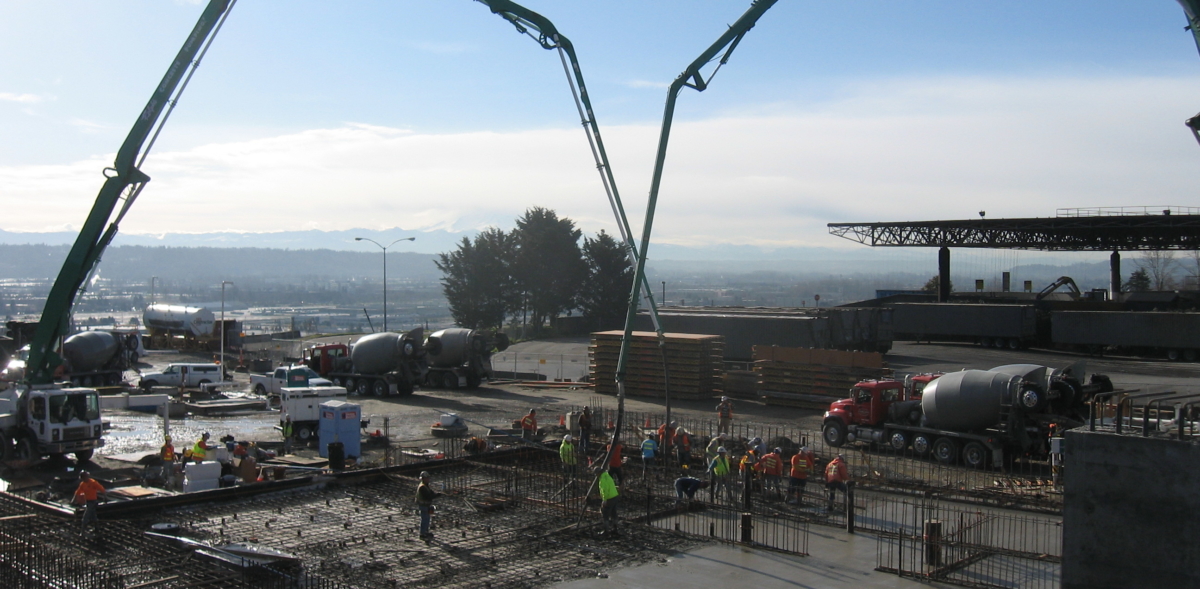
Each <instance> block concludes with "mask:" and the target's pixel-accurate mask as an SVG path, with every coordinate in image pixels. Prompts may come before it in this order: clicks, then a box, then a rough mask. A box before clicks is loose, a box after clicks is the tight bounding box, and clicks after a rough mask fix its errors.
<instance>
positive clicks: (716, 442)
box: [704, 434, 725, 463]
mask: <svg viewBox="0 0 1200 589" xmlns="http://www.w3.org/2000/svg"><path fill="white" fill-rule="evenodd" d="M724 445H725V434H718V435H716V436H713V439H711V440H709V441H708V446H706V447H705V448H704V461H705V462H706V463H707V462H712V461H713V458H716V457H717V448H720V447H721V446H724Z"/></svg>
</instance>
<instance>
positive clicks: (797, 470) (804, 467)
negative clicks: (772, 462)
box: [788, 446, 814, 505]
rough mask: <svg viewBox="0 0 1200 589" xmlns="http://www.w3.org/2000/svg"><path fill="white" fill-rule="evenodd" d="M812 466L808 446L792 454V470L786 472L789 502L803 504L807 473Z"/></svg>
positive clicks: (811, 469)
mask: <svg viewBox="0 0 1200 589" xmlns="http://www.w3.org/2000/svg"><path fill="white" fill-rule="evenodd" d="M813 467H814V462H813V455H812V452H810V451H809V450H808V446H804V447H803V448H800V451H799V452H797V453H796V454H795V455H793V456H792V470H791V472H790V473H788V474H789V476H788V497H789V501H788V502H789V503H792V502H794V503H795V504H796V505H804V487H806V486H807V485H808V475H809V473H811V472H812V471H813ZM791 497H795V499H791Z"/></svg>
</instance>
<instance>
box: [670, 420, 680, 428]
mask: <svg viewBox="0 0 1200 589" xmlns="http://www.w3.org/2000/svg"><path fill="white" fill-rule="evenodd" d="M677 425H679V422H678V421H672V422H671V427H675V426H677Z"/></svg>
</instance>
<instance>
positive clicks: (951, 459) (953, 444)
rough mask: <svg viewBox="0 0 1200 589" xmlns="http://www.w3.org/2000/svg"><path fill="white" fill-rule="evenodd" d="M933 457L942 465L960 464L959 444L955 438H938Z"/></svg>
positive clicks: (934, 445) (934, 444)
mask: <svg viewBox="0 0 1200 589" xmlns="http://www.w3.org/2000/svg"><path fill="white" fill-rule="evenodd" d="M933 457H934V459H936V460H937V461H938V462H941V463H942V464H954V463H955V462H958V442H957V441H955V440H954V438H938V439H937V441H936V442H934V443H933Z"/></svg>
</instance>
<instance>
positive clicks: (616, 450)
mask: <svg viewBox="0 0 1200 589" xmlns="http://www.w3.org/2000/svg"><path fill="white" fill-rule="evenodd" d="M609 450H612V456H611V457H610V458H609V460H608V472H610V473H612V477H613V478H614V479H616V480H617V482H618V483H620V484H622V485H624V484H625V475H624V474H623V473H622V472H621V471H622V467H623V466H624V465H625V459H624V458H623V457H622V456H621V451H622V450H624V448H622V447H621V442H616V446H615V447H614V445H613V444H612V443H609V445H608V446H605V448H604V452H605V454H607V453H608V452H609Z"/></svg>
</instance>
